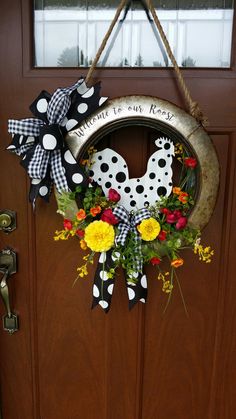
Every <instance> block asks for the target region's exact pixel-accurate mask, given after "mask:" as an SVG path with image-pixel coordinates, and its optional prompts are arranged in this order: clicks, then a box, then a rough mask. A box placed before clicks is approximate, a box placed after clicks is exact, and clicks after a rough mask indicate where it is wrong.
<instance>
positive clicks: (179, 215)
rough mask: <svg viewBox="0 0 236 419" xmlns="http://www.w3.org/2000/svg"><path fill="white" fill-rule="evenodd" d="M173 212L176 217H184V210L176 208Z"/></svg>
mask: <svg viewBox="0 0 236 419" xmlns="http://www.w3.org/2000/svg"><path fill="white" fill-rule="evenodd" d="M173 214H174V215H175V217H176V219H177V220H178V219H179V218H180V217H182V212H181V211H180V210H174V211H173Z"/></svg>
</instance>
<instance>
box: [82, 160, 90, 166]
mask: <svg viewBox="0 0 236 419" xmlns="http://www.w3.org/2000/svg"><path fill="white" fill-rule="evenodd" d="M88 162H89V161H88V159H82V160H80V164H81V165H82V166H86V165H87V164H88Z"/></svg>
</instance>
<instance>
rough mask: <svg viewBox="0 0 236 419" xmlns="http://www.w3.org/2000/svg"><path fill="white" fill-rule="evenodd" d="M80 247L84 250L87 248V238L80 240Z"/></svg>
mask: <svg viewBox="0 0 236 419" xmlns="http://www.w3.org/2000/svg"><path fill="white" fill-rule="evenodd" d="M80 247H81V249H82V250H86V249H87V244H86V241H85V240H80Z"/></svg>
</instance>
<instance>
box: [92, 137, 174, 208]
mask: <svg viewBox="0 0 236 419" xmlns="http://www.w3.org/2000/svg"><path fill="white" fill-rule="evenodd" d="M155 144H156V146H157V147H158V150H157V151H155V153H153V154H152V155H151V156H150V158H149V159H148V163H147V171H146V173H145V174H144V175H143V176H142V177H139V178H131V179H130V178H129V170H128V167H127V163H126V161H125V160H124V159H123V157H122V156H121V155H120V154H118V153H116V151H114V150H112V149H110V148H105V149H104V150H102V151H98V152H96V153H95V154H94V155H93V161H94V164H93V166H92V168H91V170H90V176H91V177H92V179H93V180H94V181H95V182H97V184H98V185H100V186H101V187H102V190H103V192H104V194H105V196H107V195H108V191H109V189H110V188H113V189H115V190H116V191H117V192H119V194H120V195H121V200H120V201H119V204H120V205H123V206H124V207H125V208H126V209H127V211H132V210H133V211H135V210H138V209H141V208H144V207H146V206H149V205H153V204H154V203H155V202H156V201H158V200H160V197H161V196H169V195H170V193H171V190H172V174H173V172H172V167H171V165H172V159H173V156H174V144H173V142H172V141H171V140H170V139H168V138H164V137H161V138H158V139H157V140H155Z"/></svg>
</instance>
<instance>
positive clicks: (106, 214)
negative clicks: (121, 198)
mask: <svg viewBox="0 0 236 419" xmlns="http://www.w3.org/2000/svg"><path fill="white" fill-rule="evenodd" d="M101 220H102V221H106V223H108V224H111V225H115V224H118V222H119V220H118V218H116V216H115V215H114V214H113V212H112V209H111V208H107V209H105V210H104V211H103V213H102V216H101Z"/></svg>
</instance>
